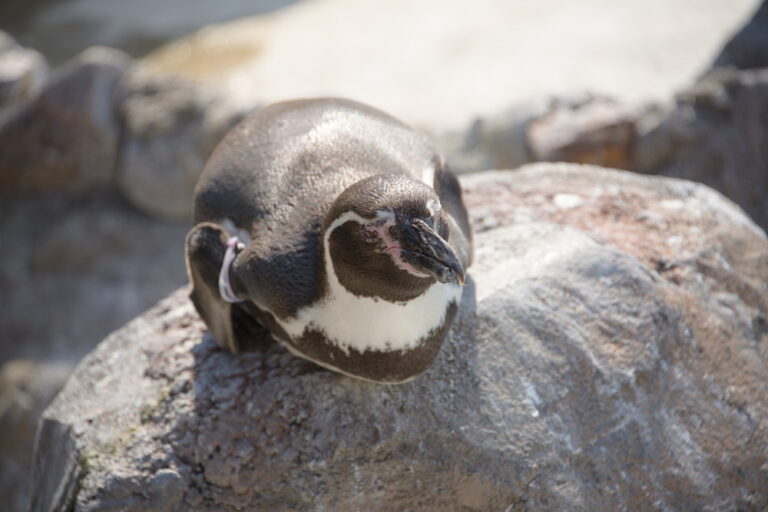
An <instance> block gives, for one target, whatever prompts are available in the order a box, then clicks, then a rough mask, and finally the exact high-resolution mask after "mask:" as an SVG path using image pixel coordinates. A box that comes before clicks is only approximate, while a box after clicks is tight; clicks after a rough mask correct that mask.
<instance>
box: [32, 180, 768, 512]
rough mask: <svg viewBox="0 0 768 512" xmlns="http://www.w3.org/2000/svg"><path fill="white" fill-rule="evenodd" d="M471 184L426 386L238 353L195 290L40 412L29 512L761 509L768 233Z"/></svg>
mask: <svg viewBox="0 0 768 512" xmlns="http://www.w3.org/2000/svg"><path fill="white" fill-rule="evenodd" d="M463 185H464V186H465V189H466V192H467V193H466V200H467V203H468V207H469V208H470V211H471V212H472V217H473V222H474V225H475V227H476V230H477V260H476V262H475V264H474V266H473V267H472V269H471V275H472V280H471V281H470V282H469V284H468V285H467V287H466V289H465V294H464V302H463V306H462V309H461V314H460V316H459V318H458V321H457V323H456V324H455V326H454V328H453V329H452V331H451V334H450V336H449V338H448V340H447V342H446V344H445V346H444V347H443V350H442V352H441V354H440V356H439V357H438V360H437V361H436V363H435V365H434V366H433V368H432V369H430V370H429V371H428V372H427V373H426V374H424V375H423V376H421V377H420V378H419V379H417V380H415V381H413V382H411V383H407V384H403V385H398V386H381V385H375V384H369V383H365V382H361V381H357V380H354V379H350V378H347V377H343V376H340V375H337V374H334V373H331V372H328V371H326V370H323V369H321V368H319V367H317V366H315V365H314V364H312V363H309V362H306V361H303V360H301V359H298V358H296V357H293V356H291V355H290V354H289V353H287V352H286V351H285V350H283V349H282V348H280V347H279V346H278V345H276V344H267V345H264V346H260V347H257V348H255V349H254V350H253V351H251V352H247V353H245V354H243V355H241V356H238V357H233V356H231V355H229V354H227V353H224V352H222V351H221V350H219V349H218V347H217V346H216V344H215V342H214V341H213V340H212V339H211V338H210V336H209V335H207V334H205V329H204V326H203V324H202V323H201V321H200V320H199V318H198V317H197V315H196V314H195V313H194V310H193V308H192V306H191V304H190V302H189V301H188V299H187V298H186V293H187V291H186V290H183V289H182V290H179V291H178V292H176V293H175V294H173V295H171V296H170V297H168V298H167V299H165V300H164V301H162V302H161V303H159V304H158V305H157V306H156V307H155V308H153V309H152V310H150V311H149V312H147V313H146V314H144V315H143V316H141V317H139V318H137V319H136V320H134V321H133V322H131V323H130V324H128V325H127V326H126V327H124V328H123V329H121V330H120V331H118V332H116V333H114V334H113V335H111V336H110V337H109V338H107V339H106V340H105V341H104V342H103V343H102V344H101V345H99V347H98V348H97V349H96V350H95V351H94V352H92V353H91V354H90V355H89V356H88V357H87V358H86V359H85V360H83V361H82V363H81V364H80V366H79V368H78V369H77V371H76V372H75V374H74V375H73V377H72V378H71V379H70V381H69V382H68V383H67V385H66V387H65V388H64V390H63V391H62V393H61V394H60V395H59V396H58V397H57V399H56V400H55V401H54V403H53V405H52V406H51V407H50V408H49V409H48V410H47V411H46V413H45V414H44V420H43V421H42V423H41V425H40V427H39V430H38V440H37V452H36V456H35V466H36V468H37V472H36V475H35V477H34V480H33V483H34V486H35V493H34V496H35V498H34V501H33V506H32V510H35V511H37V510H68V509H69V508H68V507H69V506H70V505H73V506H74V510H78V511H86V510H87V511H96V510H136V511H138V510H157V511H160V510H162V511H174V510H176V511H181V510H202V511H208V510H210V511H212V510H339V509H344V510H358V509H366V510H371V511H377V510H463V511H470V510H482V511H486V510H509V511H512V510H584V511H587V510H589V511H598V510H611V511H614V510H632V511H640V510H700V511H720V510H736V509H738V510H751V511H758V510H765V509H766V507H768V448H767V447H768V382H766V379H765V375H766V374H767V372H768V348H767V347H768V289H766V283H767V282H768V240H766V237H765V234H764V233H763V232H762V231H761V230H760V229H758V228H756V227H755V226H754V224H752V223H751V222H750V221H749V219H748V218H747V217H746V216H745V215H744V214H743V213H742V212H741V211H740V210H739V209H738V208H737V207H735V206H734V205H733V204H732V203H730V202H729V201H727V200H725V199H723V198H722V197H721V196H720V195H719V194H717V193H715V192H713V191H711V190H709V189H707V188H706V187H703V186H701V185H696V184H693V183H689V182H684V181H677V180H671V179H666V178H658V177H644V176H637V175H632V174H628V173H620V172H615V171H608V170H602V169H598V168H591V167H581V166H566V165H538V166H532V167H527V168H524V169H522V170H520V171H517V172H510V171H502V172H488V173H481V174H477V175H472V176H468V177H465V179H464V180H463Z"/></svg>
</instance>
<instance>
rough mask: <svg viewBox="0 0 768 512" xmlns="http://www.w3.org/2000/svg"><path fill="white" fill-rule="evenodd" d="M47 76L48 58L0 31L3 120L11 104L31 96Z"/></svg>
mask: <svg viewBox="0 0 768 512" xmlns="http://www.w3.org/2000/svg"><path fill="white" fill-rule="evenodd" d="M47 77H48V64H47V63H46V62H45V58H43V56H42V55H40V52H37V51H35V50H33V49H31V48H23V47H21V46H20V45H19V44H17V43H16V41H14V40H13V38H12V37H11V36H9V35H8V34H6V33H5V32H3V31H2V30H0V120H2V118H3V117H5V116H6V115H8V110H9V108H10V107H13V106H15V105H18V104H19V103H21V102H23V101H25V100H28V99H30V98H32V97H33V96H34V95H35V94H37V93H38V92H39V91H40V89H42V87H43V84H44V83H45V80H46V79H47Z"/></svg>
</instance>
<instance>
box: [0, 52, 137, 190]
mask: <svg viewBox="0 0 768 512" xmlns="http://www.w3.org/2000/svg"><path fill="white" fill-rule="evenodd" d="M128 63H129V59H128V57H127V56H126V55H125V54H123V53H122V52H120V51H118V50H113V49H109V48H91V49H90V50H88V51H86V52H84V53H83V54H82V55H81V56H80V57H79V58H77V59H75V60H74V61H73V62H71V63H70V64H69V65H68V66H67V67H65V69H63V70H62V71H61V72H60V73H59V75H58V76H56V77H55V78H54V79H53V80H52V81H51V82H50V83H49V84H47V85H46V87H45V88H44V89H43V91H42V92H41V93H40V94H39V95H38V96H36V97H35V98H34V99H33V100H31V101H29V102H28V103H26V104H24V105H22V106H20V107H19V108H18V110H17V111H16V112H13V113H12V114H11V115H9V116H7V117H6V118H4V119H3V120H2V123H0V154H2V155H3V158H2V159H1V160H0V188H1V189H3V190H4V191H10V190H12V191H21V192H26V191H50V190H56V191H57V192H83V191H87V190H91V189H94V188H97V187H103V186H105V185H109V184H110V182H111V180H112V167H113V163H114V159H115V156H116V154H117V144H118V131H119V130H118V124H117V120H116V118H115V113H114V107H115V103H114V93H115V87H116V85H117V82H118V80H119V79H120V77H121V76H122V74H123V72H124V70H125V68H126V67H127V66H128Z"/></svg>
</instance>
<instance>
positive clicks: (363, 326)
mask: <svg viewBox="0 0 768 512" xmlns="http://www.w3.org/2000/svg"><path fill="white" fill-rule="evenodd" d="M349 218H350V217H349V216H345V217H344V218H342V219H339V224H341V223H343V221H345V220H348V219H349ZM360 220H361V221H362V219H360ZM334 224H336V223H334ZM334 227H335V226H332V227H331V229H329V230H328V232H327V233H326V235H325V237H324V240H323V251H324V254H323V256H324V260H325V271H326V276H327V279H328V294H327V295H326V297H324V298H323V299H322V300H321V301H319V302H317V303H315V304H312V305H310V306H308V307H305V308H302V309H301V310H299V311H298V313H297V314H296V316H295V317H291V318H287V319H280V318H276V320H277V322H278V323H279V324H280V326H281V327H282V328H283V329H284V330H285V331H286V333H288V335H289V336H291V337H292V338H294V339H297V338H299V337H301V336H302V335H303V334H304V333H305V331H306V330H307V329H315V330H317V331H320V332H322V333H323V334H324V335H325V337H326V339H327V340H328V341H329V342H331V343H334V344H335V345H336V346H337V347H339V348H340V349H341V350H343V351H344V352H345V353H349V349H355V350H356V351H358V352H365V351H379V352H390V351H396V350H406V349H411V348H415V347H416V346H418V344H419V342H420V341H421V340H423V339H424V338H425V337H426V336H428V335H429V334H430V333H431V332H432V331H434V330H435V329H437V328H439V327H440V326H442V325H443V322H445V315H446V314H447V312H448V309H449V306H450V304H451V303H456V304H457V305H458V303H459V299H460V298H461V293H462V287H461V286H460V285H458V284H456V283H440V282H435V284H433V285H432V286H430V287H429V288H428V289H427V290H426V291H425V292H424V293H423V294H421V295H420V296H418V297H416V298H414V299H411V300H409V301H407V302H402V303H398V302H389V301H386V300H383V299H378V298H373V297H361V296H358V295H355V294H352V293H350V292H349V291H348V290H347V289H346V288H344V286H342V285H341V283H340V282H339V279H338V277H337V276H336V272H335V271H334V268H333V263H332V262H331V255H330V251H329V244H328V238H329V237H330V234H331V232H332V231H333V228H334Z"/></svg>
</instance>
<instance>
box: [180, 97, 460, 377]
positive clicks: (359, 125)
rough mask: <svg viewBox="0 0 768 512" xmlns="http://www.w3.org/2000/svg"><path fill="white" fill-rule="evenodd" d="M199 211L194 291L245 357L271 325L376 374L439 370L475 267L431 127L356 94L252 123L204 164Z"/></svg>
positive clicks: (343, 364)
mask: <svg viewBox="0 0 768 512" xmlns="http://www.w3.org/2000/svg"><path fill="white" fill-rule="evenodd" d="M194 214H195V222H196V225H195V227H194V228H193V229H192V230H191V231H190V233H189V235H188V236H187V244H186V252H187V267H188V271H189V275H190V280H191V282H192V285H193V289H192V294H191V297H192V300H193V302H194V304H195V307H196V308H197V310H198V312H199V313H200V315H201V317H202V318H203V320H204V321H205V322H206V324H207V325H208V327H209V329H210V330H211V332H212V334H213V336H214V337H215V338H216V340H217V341H218V342H219V344H221V345H222V346H224V347H225V348H228V349H229V350H231V351H232V352H238V351H239V349H240V347H241V346H243V345H244V344H245V343H247V341H248V338H249V337H250V336H253V333H254V330H258V331H262V332H263V331H264V330H267V331H268V332H269V333H270V334H271V335H272V337H274V338H275V339H277V340H278V341H279V342H281V343H282V344H283V345H285V346H286V347H287V348H288V349H289V350H290V351H291V352H293V353H294V354H296V355H298V356H301V357H304V358H307V359H310V360H312V361H314V362H316V363H318V364H320V365H322V366H325V367H327V368H330V369H333V370H335V371H338V372H341V373H344V374H347V375H351V376H354V377H359V378H363V379H367V380H371V381H376V382H402V381H405V380H408V379H410V378H412V377H415V376H416V375H418V374H420V373H421V372H423V371H424V370H426V369H427V367H428V366H429V365H430V363H431V362H432V361H433V360H434V358H435V356H436V355H437V352H438V350H439V348H440V345H441V344H442V341H443V339H444V337H445V335H446V333H447V331H448V328H449V327H450V324H451V322H452V320H453V317H454V315H455V313H456V309H457V307H458V302H459V298H460V296H461V285H462V284H463V283H464V279H465V272H466V269H467V266H468V265H469V263H470V261H471V253H472V246H471V233H470V228H469V222H468V220H467V213H466V210H465V208H464V205H463V203H462V200H461V190H460V188H459V184H458V181H457V180H456V178H455V176H453V174H451V173H450V172H449V171H447V169H446V168H445V165H444V163H443V160H442V158H441V157H439V155H437V154H436V153H435V151H434V150H433V149H432V147H431V146H430V144H429V143H428V141H427V139H426V138H425V137H424V136H423V135H422V134H420V133H419V132H416V131H414V130H412V129H410V128H408V127H407V126H405V125H403V124H402V123H400V122H399V121H397V120H395V119H394V118H392V117H390V116H388V115H386V114H384V113H383V112H380V111H378V110H375V109H373V108H371V107H368V106H365V105H362V104H359V103H355V102H352V101H348V100H341V99H314V100H297V101H290V102H284V103H279V104H276V105H272V106H269V107H266V108H263V109H261V110H259V111H257V112H256V113H254V114H252V115H251V116H249V117H248V118H246V119H245V120H244V121H243V122H241V123H240V124H239V125H238V126H236V127H235V128H234V129H233V130H232V131H231V132H230V133H229V134H228V135H227V136H226V137H225V138H224V140H223V141H222V142H221V143H220V144H219V146H218V147H217V149H216V151H214V153H213V155H212V156H211V158H210V160H209V161H208V164H207V165H206V167H205V170H204V171H203V174H202V176H201V178H200V181H199V183H198V185H197V189H196V191H195V212H194ZM225 260H226V261H225Z"/></svg>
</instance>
